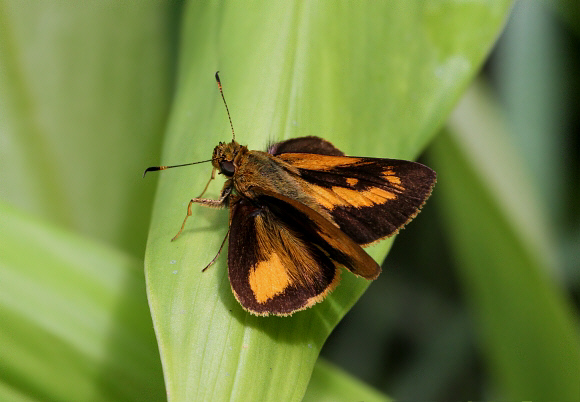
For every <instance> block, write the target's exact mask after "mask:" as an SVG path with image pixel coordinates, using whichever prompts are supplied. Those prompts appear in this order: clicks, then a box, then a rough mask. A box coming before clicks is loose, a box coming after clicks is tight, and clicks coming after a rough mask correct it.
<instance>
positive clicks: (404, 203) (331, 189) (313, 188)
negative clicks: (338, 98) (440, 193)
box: [277, 153, 435, 245]
mask: <svg viewBox="0 0 580 402" xmlns="http://www.w3.org/2000/svg"><path fill="white" fill-rule="evenodd" d="M277 157H278V158H280V159H281V160H282V161H284V162H286V163H288V164H289V165H290V166H292V167H293V168H294V170H295V171H297V172H298V174H297V179H298V180H301V183H302V185H303V188H304V191H305V192H306V193H308V194H310V196H311V197H313V198H314V199H315V200H316V202H317V203H318V204H319V205H320V206H321V207H322V208H324V209H325V210H326V211H328V212H329V214H330V215H331V217H332V220H333V221H334V222H335V223H336V224H337V225H338V227H339V228H340V229H341V230H342V231H343V232H344V233H346V234H347V235H348V236H349V237H351V238H352V239H353V240H354V241H355V242H357V243H358V244H362V245H367V244H370V243H373V242H375V241H377V240H379V239H382V238H384V237H388V236H391V235H393V234H395V233H396V232H397V231H398V230H399V229H400V228H401V227H402V226H404V225H405V224H406V223H407V222H408V221H410V220H411V219H412V218H413V217H414V216H415V215H416V214H417V213H418V212H419V210H420V208H421V206H422V205H423V203H424V202H425V200H426V199H427V198H428V197H429V195H430V194H431V190H432V188H433V185H434V183H435V172H434V171H433V170H431V169H429V168H428V167H426V166H424V165H422V164H420V163H416V162H409V161H404V160H396V159H378V158H356V157H347V156H336V155H309V154H306V153H283V154H279V155H277Z"/></svg>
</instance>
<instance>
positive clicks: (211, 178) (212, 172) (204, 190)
mask: <svg viewBox="0 0 580 402" xmlns="http://www.w3.org/2000/svg"><path fill="white" fill-rule="evenodd" d="M215 171H216V168H213V169H212V170H211V177H210V178H209V180H208V182H207V184H206V185H205V187H204V188H203V191H202V192H201V194H200V195H199V196H197V198H201V197H202V196H203V195H204V194H205V192H206V190H207V188H208V187H209V183H211V181H212V180H213V179H215Z"/></svg>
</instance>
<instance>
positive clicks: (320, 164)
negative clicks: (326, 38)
mask: <svg viewBox="0 0 580 402" xmlns="http://www.w3.org/2000/svg"><path fill="white" fill-rule="evenodd" d="M215 78H216V81H217V83H218V88H219V90H220V93H221V96H222V99H223V101H224V105H225V107H226V111H227V114H228V119H229V121H230V126H231V127H232V137H233V139H232V141H231V142H229V143H222V142H220V143H219V144H218V145H217V146H216V147H215V148H214V151H213V155H212V158H211V159H210V160H207V161H202V162H209V161H211V163H212V166H213V169H212V174H211V177H210V180H209V181H208V184H207V185H206V186H205V188H204V190H203V192H202V193H201V195H200V196H199V197H197V198H193V199H192V200H191V201H190V202H189V205H188V207H187V215H186V217H185V219H184V221H183V224H182V226H181V229H180V230H179V232H178V233H177V235H176V236H175V237H174V238H173V239H172V240H176V239H177V238H178V237H179V236H180V234H181V233H182V231H183V229H184V227H185V224H186V221H187V218H188V217H189V216H191V207H192V205H193V204H201V205H203V206H206V207H212V208H229V211H230V217H229V230H228V235H229V248H228V273H229V281H230V285H231V288H232V291H233V293H234V295H235V297H236V299H237V300H238V302H239V303H240V304H241V306H242V307H243V308H244V309H245V310H247V311H249V312H250V313H252V314H255V315H261V316H266V315H269V314H274V315H282V316H286V315H291V314H293V313H294V312H296V311H299V310H303V309H306V308H308V307H310V306H312V305H314V304H315V303H318V302H320V301H322V300H323V299H324V298H325V297H326V295H328V294H329V293H330V292H331V291H332V290H333V289H334V288H335V287H336V286H337V284H338V282H339V278H340V271H341V267H345V268H346V269H347V270H349V271H350V272H352V273H353V274H355V275H357V276H360V277H363V278H365V279H369V280H372V279H376V278H377V277H378V275H379V274H380V272H381V268H380V266H379V265H378V264H377V263H376V262H375V261H374V260H373V259H372V258H371V257H370V256H369V255H368V254H367V253H366V252H365V251H364V250H363V248H362V247H365V246H368V245H370V244H373V243H375V242H377V241H379V240H381V239H384V238H386V237H389V236H392V235H394V234H396V233H397V232H398V231H399V229H401V228H402V227H403V226H404V225H405V224H407V223H408V222H409V221H410V220H411V219H413V218H414V217H415V216H416V215H417V213H419V211H420V209H421V207H422V206H423V204H424V203H425V201H426V200H427V198H429V196H430V194H431V191H432V189H433V186H434V185H435V180H436V174H435V172H434V171H433V170H432V169H430V168H428V167H427V166H425V165H423V164H420V163H417V162H411V161H406V160H397V159H382V158H365V157H351V156H345V155H344V153H343V152H342V151H340V150H339V149H337V148H336V147H335V146H334V145H332V144H331V143H330V142H329V141H326V140H324V139H322V138H319V137H314V136H308V137H302V138H294V139H290V140H286V141H283V142H279V143H275V144H272V145H270V146H269V147H268V149H267V151H265V152H263V151H254V150H249V149H248V147H247V146H244V145H240V144H239V143H237V142H236V141H235V134H234V130H233V124H232V120H231V117H230V113H229V110H228V107H227V104H226V102H225V97H224V94H223V90H222V86H221V82H220V79H219V75H218V73H217V72H216V75H215ZM202 162H194V163H202ZM191 164H193V163H188V164H182V165H174V166H154V167H150V168H147V169H146V170H145V173H147V172H148V171H155V170H165V169H168V168H172V167H179V166H186V165H191ZM216 172H218V173H219V174H221V175H223V176H225V178H226V182H225V184H224V186H223V188H222V190H221V193H220V196H219V198H218V199H206V198H202V197H203V194H204V193H205V191H206V190H207V188H208V186H209V183H210V182H211V180H213V179H214V178H215V174H216ZM145 173H144V175H145ZM228 235H226V238H225V239H224V242H223V243H222V247H220V251H219V252H218V254H217V255H216V257H215V258H214V259H213V260H212V261H211V262H210V264H209V265H208V266H207V267H206V268H204V270H205V269H207V268H208V267H209V266H210V265H211V264H213V262H215V260H216V259H217V257H218V256H219V254H220V252H221V249H222V248H223V246H224V244H225V240H226V239H227V238H228Z"/></svg>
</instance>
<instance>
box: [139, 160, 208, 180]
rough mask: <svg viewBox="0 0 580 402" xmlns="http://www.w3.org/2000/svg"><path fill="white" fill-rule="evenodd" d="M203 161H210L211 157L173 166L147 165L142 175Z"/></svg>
mask: <svg viewBox="0 0 580 402" xmlns="http://www.w3.org/2000/svg"><path fill="white" fill-rule="evenodd" d="M205 162H211V159H208V160H206V161H200V162H191V163H183V164H181V165H173V166H151V167H148V168H147V169H145V171H144V172H143V177H145V175H146V174H147V172H155V171H157V170H165V169H171V168H176V167H182V166H189V165H197V164H198V163H205Z"/></svg>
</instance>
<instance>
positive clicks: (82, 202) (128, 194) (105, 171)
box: [0, 0, 179, 258]
mask: <svg viewBox="0 0 580 402" xmlns="http://www.w3.org/2000/svg"><path fill="white" fill-rule="evenodd" d="M178 7H179V6H178V5H176V4H175V3H172V2H111V1H103V2H100V1H99V2H83V4H82V5H80V4H78V3H75V2H58V1H46V2H20V1H4V0H0V116H2V118H1V119H0V139H1V145H0V199H1V200H4V201H7V202H9V203H10V204H12V205H18V206H19V207H20V208H24V209H26V210H27V211H29V212H32V213H34V214H36V215H37V216H40V217H43V218H46V219H49V220H51V221H52V222H55V223H57V224H59V225H62V226H63V227H67V228H69V229H70V230H73V231H78V232H80V233H84V234H88V235H90V236H95V237H97V238H100V239H103V240H105V241H107V242H109V243H111V244H114V245H117V246H119V247H120V248H122V249H124V250H126V251H129V252H130V253H132V254H133V255H135V256H138V257H139V258H141V257H142V255H143V252H144V244H145V239H146V233H147V227H148V219H149V214H150V209H151V204H152V199H153V191H154V185H153V183H151V182H149V183H147V182H143V181H142V180H141V176H140V174H141V172H142V171H143V170H142V169H143V166H146V165H148V164H152V163H153V162H154V161H155V160H157V158H158V157H159V148H160V142H161V134H162V132H163V127H164V124H165V119H166V117H167V111H168V107H169V101H170V96H171V93H172V90H173V79H172V77H173V69H174V66H175V43H176V40H175V39H176V38H175V36H176V35H175V32H176V24H175V21H174V12H175V10H176V9H178Z"/></svg>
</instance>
